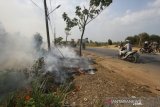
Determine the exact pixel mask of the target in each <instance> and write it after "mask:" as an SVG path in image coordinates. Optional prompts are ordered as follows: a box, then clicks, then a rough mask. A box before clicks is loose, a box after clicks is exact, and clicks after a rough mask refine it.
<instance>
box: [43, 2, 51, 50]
mask: <svg viewBox="0 0 160 107" xmlns="http://www.w3.org/2000/svg"><path fill="white" fill-rule="evenodd" d="M44 9H45V20H46V33H47V42H48V51H51V44H50V36H49V26H48V8H47V3H46V0H44Z"/></svg>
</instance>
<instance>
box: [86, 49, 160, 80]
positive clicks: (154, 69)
mask: <svg viewBox="0 0 160 107" xmlns="http://www.w3.org/2000/svg"><path fill="white" fill-rule="evenodd" d="M86 50H87V51H90V52H93V53H96V54H98V55H101V56H104V57H106V56H107V57H112V58H117V59H118V49H117V50H115V49H107V48H87V49H86ZM128 63H130V62H128ZM137 65H138V67H141V68H144V69H146V72H147V73H151V74H152V75H155V76H156V77H157V78H160V54H157V55H153V54H140V60H139V63H136V66H137Z"/></svg>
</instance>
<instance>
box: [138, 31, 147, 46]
mask: <svg viewBox="0 0 160 107" xmlns="http://www.w3.org/2000/svg"><path fill="white" fill-rule="evenodd" d="M138 36H139V46H141V45H142V43H143V42H144V41H148V40H149V34H148V33H146V32H144V33H140V34H139V35H138Z"/></svg>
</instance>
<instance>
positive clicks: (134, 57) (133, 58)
mask: <svg viewBox="0 0 160 107" xmlns="http://www.w3.org/2000/svg"><path fill="white" fill-rule="evenodd" d="M131 62H133V63H137V62H138V56H137V55H133V56H132V57H131Z"/></svg>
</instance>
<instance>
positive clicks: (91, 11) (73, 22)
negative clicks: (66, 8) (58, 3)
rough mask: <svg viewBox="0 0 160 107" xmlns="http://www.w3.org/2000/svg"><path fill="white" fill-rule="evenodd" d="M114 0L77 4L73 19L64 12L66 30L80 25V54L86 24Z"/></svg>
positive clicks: (92, 0) (94, 0)
mask: <svg viewBox="0 0 160 107" xmlns="http://www.w3.org/2000/svg"><path fill="white" fill-rule="evenodd" d="M111 3H112V0H90V1H89V6H88V7H86V6H83V7H80V6H76V11H75V18H73V19H71V18H69V17H68V15H67V14H66V13H65V12H64V13H63V15H62V16H63V19H64V21H65V22H66V28H65V30H68V31H70V30H71V29H72V28H73V27H75V26H78V27H79V30H80V31H81V39H80V53H79V54H80V56H81V55H82V52H81V50H82V40H83V36H84V33H85V29H86V26H87V25H88V24H89V23H90V22H91V21H93V20H94V19H95V18H97V16H98V15H99V14H100V13H101V12H102V11H103V10H104V9H105V8H106V7H108V6H109V5H110V4H111Z"/></svg>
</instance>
